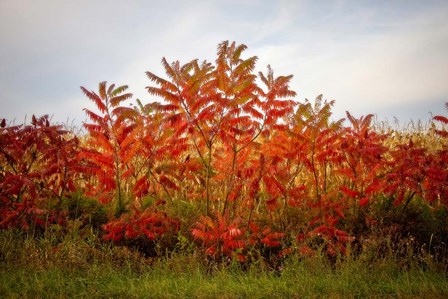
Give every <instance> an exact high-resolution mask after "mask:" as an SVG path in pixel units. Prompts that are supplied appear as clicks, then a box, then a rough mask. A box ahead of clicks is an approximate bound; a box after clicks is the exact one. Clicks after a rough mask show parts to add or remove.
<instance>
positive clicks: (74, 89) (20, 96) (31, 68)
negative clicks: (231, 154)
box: [0, 0, 448, 124]
mask: <svg viewBox="0 0 448 299" xmlns="http://www.w3.org/2000/svg"><path fill="white" fill-rule="evenodd" d="M223 40H230V41H236V42H237V43H243V44H246V45H247V46H248V50H247V51H246V55H247V57H249V56H252V55H256V56H258V58H259V61H258V63H257V71H264V70H265V69H266V66H267V64H270V65H271V66H272V68H273V69H274V72H275V74H276V75H289V74H293V75H294V79H293V80H292V84H291V87H292V89H294V90H295V91H296V92H297V94H298V95H297V97H296V98H295V100H297V101H304V99H305V98H308V99H310V100H313V99H314V98H315V97H316V96H317V95H319V94H323V95H324V98H326V99H329V100H333V99H334V100H336V104H335V107H334V110H333V111H334V114H335V117H336V118H340V117H344V115H345V111H346V110H348V111H350V112H351V113H352V114H354V115H355V116H360V115H365V114H368V113H373V114H376V115H377V118H378V119H379V120H384V119H386V118H387V119H389V120H392V119H393V117H394V116H395V117H397V118H398V119H400V121H402V122H408V121H409V120H410V119H413V120H418V119H420V120H422V121H427V120H429V119H430V116H431V114H430V113H432V114H442V115H447V114H448V112H447V111H445V109H444V103H445V102H447V101H448V1H432V0H426V1H414V0H408V1H348V0H347V1H343V0H341V1H300V0H298V1H257V0H249V1H214V0H211V1H198V0H196V1H172V0H165V1H137V0H135V1H93V0H92V1H86V0H78V1H61V0H39V1H36V0H0V42H1V47H0V107H1V110H0V118H7V119H8V120H13V119H15V122H16V123H22V122H23V121H24V119H25V115H27V116H28V119H29V118H30V116H31V115H32V114H36V115H42V114H50V115H52V116H53V120H54V121H55V122H67V120H68V122H73V123H74V124H80V123H81V122H82V121H84V120H85V119H86V117H85V114H84V112H83V111H82V109H83V108H84V107H87V108H92V106H91V104H90V103H89V100H88V99H87V98H85V97H84V96H83V94H82V93H81V91H80V88H79V87H80V86H84V87H86V88H88V89H91V90H92V89H93V90H96V88H97V85H98V83H99V82H101V81H108V82H109V83H116V84H118V85H123V84H127V85H129V87H130V91H131V92H132V93H133V94H134V96H135V98H139V99H141V100H142V102H144V103H146V102H150V101H154V100H157V99H155V98H153V97H152V96H150V95H148V94H147V93H146V90H145V86H147V85H149V84H150V83H149V81H148V80H147V78H146V76H145V71H151V72H154V73H156V74H159V75H163V70H162V67H161V64H160V61H161V58H162V57H166V58H167V59H168V60H169V61H173V60H180V61H181V62H187V61H189V60H191V59H194V58H199V59H200V60H203V59H207V60H209V61H213V60H214V59H215V52H216V47H217V45H218V43H220V42H221V41H223Z"/></svg>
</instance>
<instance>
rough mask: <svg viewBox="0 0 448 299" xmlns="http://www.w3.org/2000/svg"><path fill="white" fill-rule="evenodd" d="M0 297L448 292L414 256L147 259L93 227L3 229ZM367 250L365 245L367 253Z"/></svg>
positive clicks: (438, 272)
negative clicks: (46, 231)
mask: <svg viewBox="0 0 448 299" xmlns="http://www.w3.org/2000/svg"><path fill="white" fill-rule="evenodd" d="M0 250H1V254H0V269H1V270H0V281H1V284H0V297H5V298H14V297H24V298H67V297H81V298H321V297H329V298H383V297H393V298H416V297H419V298H446V297H447V296H448V283H447V279H448V276H447V272H446V270H447V269H446V268H443V266H441V265H439V264H437V263H435V262H433V261H432V260H430V259H428V260H426V261H425V262H424V263H423V262H422V260H421V259H417V258H415V257H413V256H407V257H404V259H405V260H407V263H406V267H403V262H402V260H401V261H400V260H399V259H398V258H397V257H396V256H395V255H394V253H393V252H389V254H387V255H384V256H383V257H381V258H380V257H378V258H373V259H372V258H371V256H370V257H366V256H357V257H356V258H355V257H339V258H337V259H335V260H333V261H330V260H328V259H327V258H325V257H324V256H323V255H318V256H314V257H308V258H303V257H300V256H298V255H293V256H291V257H289V258H288V259H287V260H286V261H285V263H284V264H283V267H282V269H281V270H278V271H272V270H270V269H269V268H268V267H265V265H264V264H263V261H259V262H258V263H253V264H252V265H250V266H249V267H248V268H245V269H244V270H243V269H242V268H241V266H240V264H239V263H237V262H231V263H230V264H229V265H227V266H226V267H212V268H210V266H209V265H208V264H207V263H206V261H205V260H204V259H203V257H202V256H199V255H195V254H182V253H178V254H173V255H171V256H170V257H169V258H159V259H146V258H144V257H142V256H141V255H139V254H138V253H136V252H133V251H131V250H129V249H127V248H125V247H113V246H110V245H108V244H106V243H102V242H101V241H100V240H99V239H98V238H96V237H95V235H94V234H92V235H90V236H85V237H73V236H66V238H64V239H59V240H56V239H55V238H54V237H50V236H46V237H42V238H39V239H35V238H32V237H31V236H27V235H26V234H23V233H18V232H14V231H1V232H0ZM365 254H367V253H365Z"/></svg>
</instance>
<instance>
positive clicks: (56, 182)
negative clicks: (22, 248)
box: [0, 116, 79, 229]
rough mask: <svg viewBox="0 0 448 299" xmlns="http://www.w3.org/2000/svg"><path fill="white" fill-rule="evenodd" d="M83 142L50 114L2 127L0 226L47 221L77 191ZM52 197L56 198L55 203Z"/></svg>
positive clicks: (39, 224) (22, 225) (26, 224)
mask: <svg viewBox="0 0 448 299" xmlns="http://www.w3.org/2000/svg"><path fill="white" fill-rule="evenodd" d="M78 144H79V141H78V139H77V138H76V137H73V136H72V134H70V133H69V132H67V131H64V130H62V128H61V126H56V125H51V124H50V121H49V118H48V116H43V117H41V118H36V117H34V116H33V118H32V123H31V124H30V125H26V126H24V125H20V126H6V123H5V122H2V128H0V145H1V146H0V165H1V171H0V202H1V205H0V217H1V220H0V228H7V227H20V228H23V229H28V228H29V227H30V226H31V225H37V226H44V225H45V224H46V223H51V222H52V221H54V220H55V218H54V216H56V215H57V214H58V213H59V211H58V210H55V211H51V210H52V209H53V208H54V209H56V208H60V207H59V206H58V205H60V203H61V200H62V198H63V197H66V196H69V194H70V193H71V192H74V191H76V186H75V181H76V179H77V178H78V177H79V169H78V160H77V158H76V157H77V153H78V148H79V145H78ZM53 199H57V202H56V203H53Z"/></svg>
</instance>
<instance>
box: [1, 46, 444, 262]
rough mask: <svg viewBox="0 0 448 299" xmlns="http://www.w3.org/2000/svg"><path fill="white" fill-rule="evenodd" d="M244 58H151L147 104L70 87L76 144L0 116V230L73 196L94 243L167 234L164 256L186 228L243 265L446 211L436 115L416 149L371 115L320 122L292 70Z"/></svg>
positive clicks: (107, 91)
mask: <svg viewBox="0 0 448 299" xmlns="http://www.w3.org/2000/svg"><path fill="white" fill-rule="evenodd" d="M245 50H246V46H245V45H237V44H236V43H229V42H227V41H226V42H223V43H221V44H219V45H218V51H217V57H216V60H215V61H214V62H213V63H212V62H207V61H202V62H200V61H198V60H192V61H189V62H187V63H185V64H181V63H180V62H179V61H175V62H172V63H170V62H168V61H167V60H166V59H165V58H163V59H162V66H163V67H164V70H165V75H164V76H160V75H157V74H154V73H152V72H149V71H148V72H147V73H146V75H147V77H148V79H149V85H148V87H147V90H148V92H149V95H150V96H151V97H153V98H151V100H150V102H149V103H147V104H142V102H141V101H140V100H136V101H135V103H132V104H131V105H129V100H131V99H132V94H130V93H127V86H115V85H114V84H111V85H108V84H107V83H106V82H101V83H100V84H99V88H98V91H91V90H88V89H86V88H84V87H81V90H82V92H83V93H84V94H85V96H86V97H87V98H88V99H89V100H90V101H92V102H93V103H94V105H95V106H96V110H87V109H85V112H86V114H87V116H88V121H87V122H86V123H84V129H85V134H84V135H82V136H75V135H74V134H73V133H71V132H68V131H64V130H62V128H61V126H57V125H52V124H50V122H49V119H48V117H47V116H44V117H42V118H35V117H33V119H32V123H31V124H30V125H21V126H14V125H12V126H9V125H7V124H6V121H5V120H3V122H2V125H1V129H0V130H1V131H0V145H1V148H0V167H1V168H0V203H1V206H0V217H1V218H0V228H2V229H6V228H20V229H24V230H29V229H30V228H31V227H40V228H43V229H44V228H45V227H47V226H51V225H53V224H55V223H59V224H60V225H63V223H64V220H65V217H66V215H67V211H64V208H63V207H62V206H61V204H60V203H61V202H62V200H70V198H71V196H72V194H73V193H75V192H78V193H79V192H81V193H82V194H83V195H84V196H85V197H89V198H93V199H95V200H97V201H98V202H100V203H101V204H102V205H104V206H105V207H107V209H108V211H109V214H108V217H109V220H108V223H107V224H105V225H104V226H103V232H102V233H103V238H104V239H105V240H111V241H113V242H116V243H120V244H131V243H132V242H133V240H134V241H136V240H138V242H140V243H141V242H143V243H145V242H146V243H147V244H152V245H151V246H156V243H157V241H158V240H161V239H163V238H164V237H166V236H170V237H173V238H171V239H170V240H172V242H174V243H170V244H166V246H167V248H171V249H173V248H176V244H175V240H176V236H179V235H181V234H187V238H189V239H190V240H191V242H192V243H194V244H195V246H196V248H197V249H198V250H200V251H201V252H203V253H204V254H205V255H207V256H208V257H209V258H211V259H214V260H217V261H218V260H219V261H222V260H225V259H228V258H235V259H237V260H238V261H240V262H247V261H250V260H251V258H253V257H254V256H257V255H258V256H259V257H263V258H265V259H270V260H272V259H274V258H275V259H281V258H283V257H285V256H287V255H288V254H290V253H291V252H294V251H296V252H297V253H298V254H301V255H306V256H309V255H313V254H315V253H316V252H317V251H318V250H323V251H324V252H325V253H326V254H327V255H328V256H336V255H340V254H342V255H344V254H347V253H348V249H349V248H351V247H354V246H356V244H358V246H359V243H360V242H361V241H362V239H363V238H364V237H365V236H366V235H368V234H369V233H370V232H371V230H372V228H373V227H374V226H376V228H377V229H378V228H381V225H385V226H384V227H387V226H388V225H389V224H396V225H398V226H400V225H401V228H402V229H401V231H400V229H398V231H396V232H395V233H397V234H401V235H404V234H405V233H412V228H411V229H409V227H410V226H412V225H417V226H418V225H419V224H418V223H411V222H406V221H408V220H407V218H406V215H407V211H412V212H413V213H414V212H415V211H416V210H417V213H418V210H419V209H420V212H421V210H422V209H423V208H422V207H425V209H426V208H427V209H426V210H428V211H439V212H440V211H442V212H443V211H445V212H443V213H446V208H447V206H448V197H447V196H448V190H447V188H448V152H447V140H446V136H447V134H446V130H444V125H446V124H447V123H448V122H447V119H446V117H444V116H436V117H434V123H435V124H437V126H436V125H434V129H432V130H427V131H426V132H425V134H426V135H425V136H427V137H426V138H429V139H431V140H432V141H433V144H431V145H430V146H429V145H428V144H427V143H426V142H425V140H426V139H424V138H422V137H420V135H417V134H416V135H412V134H411V135H409V136H406V134H405V133H399V132H396V131H392V130H383V131H381V130H380V129H378V128H375V127H374V125H373V124H372V121H373V115H366V116H361V117H359V118H357V117H355V116H353V115H352V114H350V113H349V112H347V119H346V120H345V119H340V120H333V119H332V113H331V109H332V106H333V105H334V101H326V100H324V99H323V97H322V96H318V97H317V98H316V100H315V101H314V102H310V101H308V100H305V101H304V102H302V103H301V102H297V101H295V100H293V98H294V97H295V96H296V93H295V92H294V91H292V90H291V89H290V87H289V84H290V82H291V80H292V75H289V76H275V75H274V71H273V70H272V69H271V67H270V66H268V67H267V70H266V72H265V73H263V72H259V73H255V67H256V62H257V57H255V56H253V57H248V58H247V57H244V51H245ZM153 99H157V100H159V101H160V102H156V101H154V100H153ZM397 134H399V136H397ZM183 209H184V210H183ZM185 209H190V211H191V210H194V212H195V213H193V214H194V215H195V216H194V217H196V218H191V217H190V218H188V217H189V215H190V214H192V213H191V212H190V214H185ZM442 212H440V213H442ZM440 213H439V214H440ZM443 213H442V214H443ZM439 214H438V215H439ZM444 215H445V216H441V217H442V218H443V217H446V214H444ZM428 217H429V216H428ZM431 217H432V216H431ZM444 219H445V221H446V220H447V219H448V217H446V218H444ZM384 221H389V222H388V223H384ZM435 233H440V234H442V235H440V236H438V237H439V238H443V237H444V236H445V235H443V234H446V233H447V231H446V229H445V230H444V229H439V230H438V231H434V234H435ZM426 237H427V236H423V235H422V236H421V238H422V239H421V240H420V241H421V242H422V243H424V242H429V240H425V238H426ZM173 240H174V241H173ZM170 246H171V247H170ZM361 247H362V246H361ZM151 252H152V253H154V251H151Z"/></svg>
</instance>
